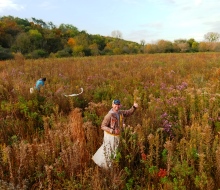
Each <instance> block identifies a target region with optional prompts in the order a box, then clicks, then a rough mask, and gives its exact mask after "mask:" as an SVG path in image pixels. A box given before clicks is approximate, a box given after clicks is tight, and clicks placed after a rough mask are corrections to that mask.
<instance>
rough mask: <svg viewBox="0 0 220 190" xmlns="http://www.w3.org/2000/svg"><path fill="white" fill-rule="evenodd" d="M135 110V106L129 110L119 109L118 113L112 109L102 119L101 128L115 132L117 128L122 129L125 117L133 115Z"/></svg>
mask: <svg viewBox="0 0 220 190" xmlns="http://www.w3.org/2000/svg"><path fill="white" fill-rule="evenodd" d="M135 110H136V108H135V107H134V106H132V107H131V108H130V109H129V110H119V111H118V112H117V113H115V112H113V111H112V110H110V111H109V112H108V114H107V115H106V116H105V117H104V119H103V121H102V124H101V129H102V130H104V131H106V132H108V133H111V134H115V129H118V130H119V131H120V130H121V128H122V127H123V124H124V117H128V116H130V115H132V114H133V113H134V111H135Z"/></svg>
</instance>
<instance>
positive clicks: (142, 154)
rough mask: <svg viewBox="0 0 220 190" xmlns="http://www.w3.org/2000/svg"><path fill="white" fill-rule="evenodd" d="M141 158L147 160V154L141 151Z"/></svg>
mask: <svg viewBox="0 0 220 190" xmlns="http://www.w3.org/2000/svg"><path fill="white" fill-rule="evenodd" d="M141 159H142V160H147V155H146V154H145V153H143V152H142V153H141Z"/></svg>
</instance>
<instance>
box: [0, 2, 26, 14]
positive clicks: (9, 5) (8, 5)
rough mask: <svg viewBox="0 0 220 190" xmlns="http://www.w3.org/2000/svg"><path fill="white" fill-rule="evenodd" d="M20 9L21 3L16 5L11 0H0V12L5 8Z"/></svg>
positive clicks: (21, 7)
mask: <svg viewBox="0 0 220 190" xmlns="http://www.w3.org/2000/svg"><path fill="white" fill-rule="evenodd" d="M11 9H13V10H21V9H24V7H23V6H22V5H18V4H16V3H14V2H13V0H1V1H0V12H3V11H5V10H11Z"/></svg>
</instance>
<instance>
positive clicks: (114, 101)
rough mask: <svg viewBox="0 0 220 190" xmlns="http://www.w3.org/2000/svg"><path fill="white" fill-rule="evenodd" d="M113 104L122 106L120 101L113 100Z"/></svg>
mask: <svg viewBox="0 0 220 190" xmlns="http://www.w3.org/2000/svg"><path fill="white" fill-rule="evenodd" d="M112 103H113V104H116V105H120V104H121V102H120V100H113V102H112Z"/></svg>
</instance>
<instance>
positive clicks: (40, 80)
mask: <svg viewBox="0 0 220 190" xmlns="http://www.w3.org/2000/svg"><path fill="white" fill-rule="evenodd" d="M41 86H44V81H43V80H42V79H39V80H37V82H36V85H35V89H37V90H40V88H41Z"/></svg>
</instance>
